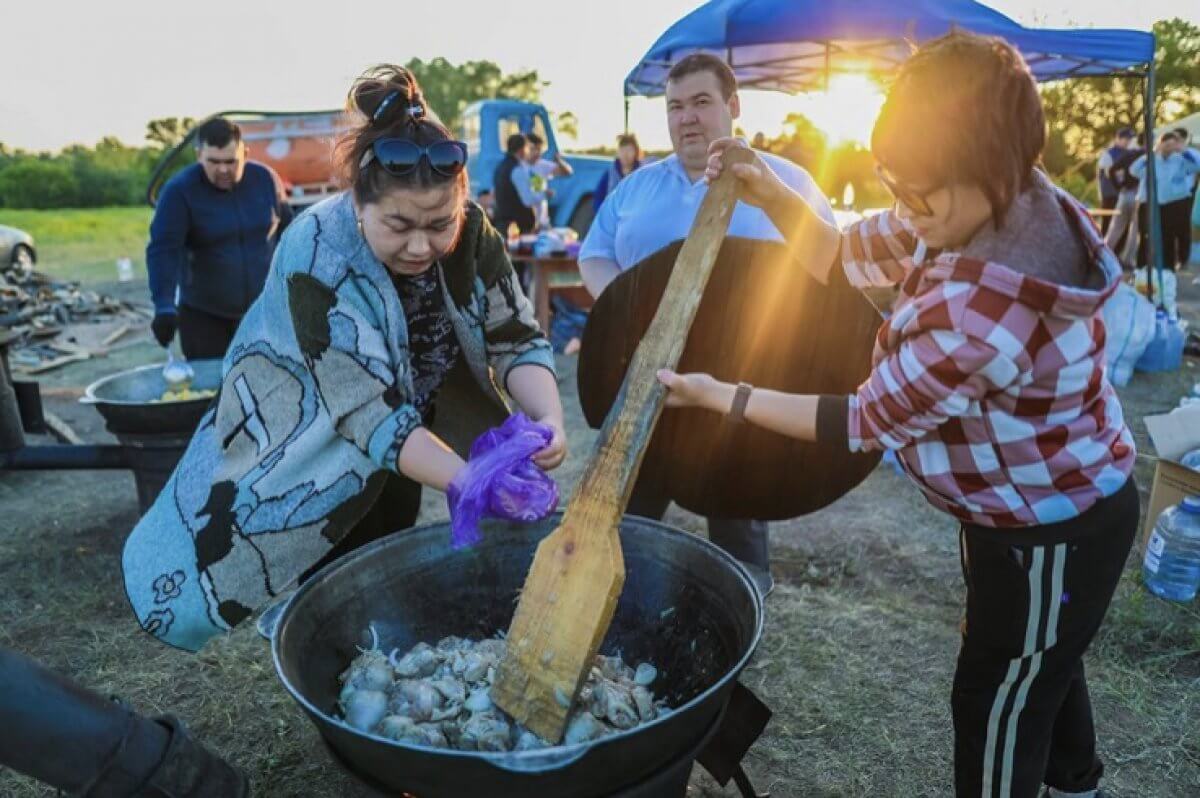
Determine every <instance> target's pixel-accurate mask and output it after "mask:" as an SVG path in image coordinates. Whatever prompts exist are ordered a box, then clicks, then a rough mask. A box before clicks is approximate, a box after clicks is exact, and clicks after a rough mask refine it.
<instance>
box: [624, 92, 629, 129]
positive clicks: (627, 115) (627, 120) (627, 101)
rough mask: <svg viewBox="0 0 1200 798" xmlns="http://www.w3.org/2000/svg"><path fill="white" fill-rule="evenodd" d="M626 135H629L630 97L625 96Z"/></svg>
mask: <svg viewBox="0 0 1200 798" xmlns="http://www.w3.org/2000/svg"><path fill="white" fill-rule="evenodd" d="M625 135H629V98H628V97H626V98H625Z"/></svg>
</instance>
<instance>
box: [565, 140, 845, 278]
mask: <svg viewBox="0 0 1200 798" xmlns="http://www.w3.org/2000/svg"><path fill="white" fill-rule="evenodd" d="M758 155H759V157H760V158H762V159H763V161H764V162H766V164H767V166H769V167H770V169H771V171H773V172H774V173H775V174H776V175H778V176H779V178H780V179H781V180H783V182H784V183H786V184H787V185H788V186H790V187H791V188H792V189H793V190H795V191H796V192H797V193H798V194H800V196H802V197H803V198H804V200H805V201H806V202H807V203H808V204H809V206H811V207H812V209H813V210H814V211H816V213H817V214H818V215H820V217H821V218H822V219H824V220H825V221H827V222H829V223H830V224H832V225H834V226H837V221H836V220H835V219H834V216H833V209H832V208H830V207H829V202H828V200H826V199H825V195H824V194H822V193H821V189H820V188H819V187H818V186H817V184H816V182H815V181H814V180H813V179H812V177H811V176H810V175H809V174H808V172H806V171H804V170H803V169H801V168H800V167H799V166H797V165H796V164H794V163H792V162H791V161H788V160H786V159H784V158H780V157H778V156H776V155H771V154H770V153H764V152H760V153H758ZM707 193H708V183H706V182H705V181H704V178H700V179H698V180H696V181H692V180H691V179H690V178H689V177H688V175H687V172H686V171H684V168H683V164H681V163H680V162H679V158H678V156H676V155H674V154H672V155H670V156H668V157H667V158H664V159H663V160H661V161H659V162H657V163H653V164H650V165H649V166H643V167H642V168H641V169H638V170H637V171H636V172H633V173H631V174H630V175H629V176H628V177H626V178H625V179H624V180H622V181H621V182H620V183H618V184H617V188H616V190H615V191H614V192H613V193H612V194H610V195H609V196H608V197H607V198H606V199H605V200H604V204H603V205H601V206H600V210H599V212H598V213H597V214H596V218H595V220H594V221H593V222H592V226H591V229H590V230H589V231H588V234H587V238H586V239H585V240H584V242H583V247H582V248H581V249H580V252H579V260H581V261H583V260H587V259H589V258H603V259H605V260H610V261H614V262H616V264H617V265H618V266H619V267H620V268H621V270H622V271H624V270H626V269H629V268H631V267H633V266H636V265H637V264H638V263H641V262H642V261H643V260H645V259H646V258H648V257H649V256H650V255H653V254H654V253H655V252H657V251H659V250H660V249H662V248H663V247H665V246H667V245H668V244H670V243H672V242H674V241H681V240H683V239H684V238H687V234H688V231H689V230H690V229H691V227H692V221H693V220H694V219H695V218H696V213H697V212H698V211H699V210H700V202H701V201H702V200H703V199H704V196H705V194H707ZM728 234H729V235H730V236H737V237H740V238H752V239H759V240H766V241H782V240H783V236H782V235H780V232H779V231H778V230H776V229H775V225H774V224H773V223H772V222H771V220H770V218H768V217H767V214H766V212H765V211H763V210H761V209H759V208H755V207H753V206H750V205H747V204H746V203H744V202H739V203H738V204H737V205H736V206H735V207H734V210H733V220H732V221H731V222H730V224H729V233H728Z"/></svg>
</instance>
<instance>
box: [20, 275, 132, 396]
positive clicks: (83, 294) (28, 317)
mask: <svg viewBox="0 0 1200 798" xmlns="http://www.w3.org/2000/svg"><path fill="white" fill-rule="evenodd" d="M152 315H153V314H152V312H151V310H150V308H149V307H148V306H144V305H140V304H136V303H133V302H129V301H126V300H123V299H118V298H116V297H112V296H108V295H105V294H101V293H99V292H96V291H91V290H87V289H84V288H82V287H80V284H79V283H78V282H71V281H65V280H57V279H55V278H53V277H51V276H49V275H47V274H44V273H42V272H38V271H34V270H32V269H29V270H21V269H13V270H10V271H7V272H5V273H3V274H2V275H0V329H7V330H10V331H12V332H13V333H16V335H17V336H18V337H17V339H16V341H15V342H14V343H13V344H12V348H11V353H10V360H11V362H12V366H13V368H14V370H16V371H19V372H23V373H26V374H39V373H42V372H45V371H49V370H51V369H54V368H58V367H59V366H63V365H66V364H67V363H73V362H75V361H78V360H86V359H88V358H90V357H97V356H103V355H105V354H107V353H108V350H109V348H110V347H112V346H113V345H114V344H116V343H117V342H118V341H119V339H121V338H122V337H124V336H125V335H126V333H128V332H130V331H132V330H134V329H139V328H142V327H145V325H146V323H147V320H148V319H149V318H150V317H151V316H152Z"/></svg>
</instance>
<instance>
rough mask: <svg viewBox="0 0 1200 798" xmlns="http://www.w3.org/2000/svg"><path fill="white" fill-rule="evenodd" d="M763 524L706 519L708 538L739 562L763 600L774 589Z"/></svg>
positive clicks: (766, 530)
mask: <svg viewBox="0 0 1200 798" xmlns="http://www.w3.org/2000/svg"><path fill="white" fill-rule="evenodd" d="M768 530H769V525H768V524H767V522H766V521H729V520H724V519H719V518H710V519H708V539H709V540H710V541H711V542H713V543H715V544H716V545H717V546H719V547H721V548H722V549H723V550H725V551H726V552H728V553H729V554H730V555H731V556H732V557H733V558H734V559H735V560H737V561H738V562H740V563H741V564H742V566H743V567H745V569H746V570H747V571H749V572H750V578H751V579H753V580H754V586H755V587H756V588H758V593H759V595H760V596H762V597H763V598H764V599H765V598H766V597H767V596H768V595H770V593H771V591H772V590H774V589H775V578H774V577H772V576H771V557H770V550H769V534H768Z"/></svg>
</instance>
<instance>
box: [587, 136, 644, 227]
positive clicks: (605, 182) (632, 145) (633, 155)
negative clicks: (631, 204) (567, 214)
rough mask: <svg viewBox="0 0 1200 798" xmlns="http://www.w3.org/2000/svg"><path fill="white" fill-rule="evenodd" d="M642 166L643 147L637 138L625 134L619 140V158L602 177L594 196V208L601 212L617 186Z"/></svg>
mask: <svg viewBox="0 0 1200 798" xmlns="http://www.w3.org/2000/svg"><path fill="white" fill-rule="evenodd" d="M641 165H642V147H641V145H639V144H638V140H637V136H635V135H633V134H632V133H625V134H623V135H622V136H621V137H620V138H619V139H617V157H616V158H613V162H612V163H611V164H610V165H609V167H608V171H606V172H605V173H604V174H603V175H601V176H600V183H599V184H598V185H597V186H596V191H595V192H594V193H593V194H592V207H593V208H595V209H596V210H600V206H601V205H603V204H604V198H605V197H607V196H608V195H609V194H611V193H612V192H613V191H616V189H617V184H618V183H620V182H621V181H622V180H624V179H625V178H626V177H627V176H629V175H630V174H631V173H632V172H633V171H634V170H635V169H637V168H638V167H639V166H641Z"/></svg>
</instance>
